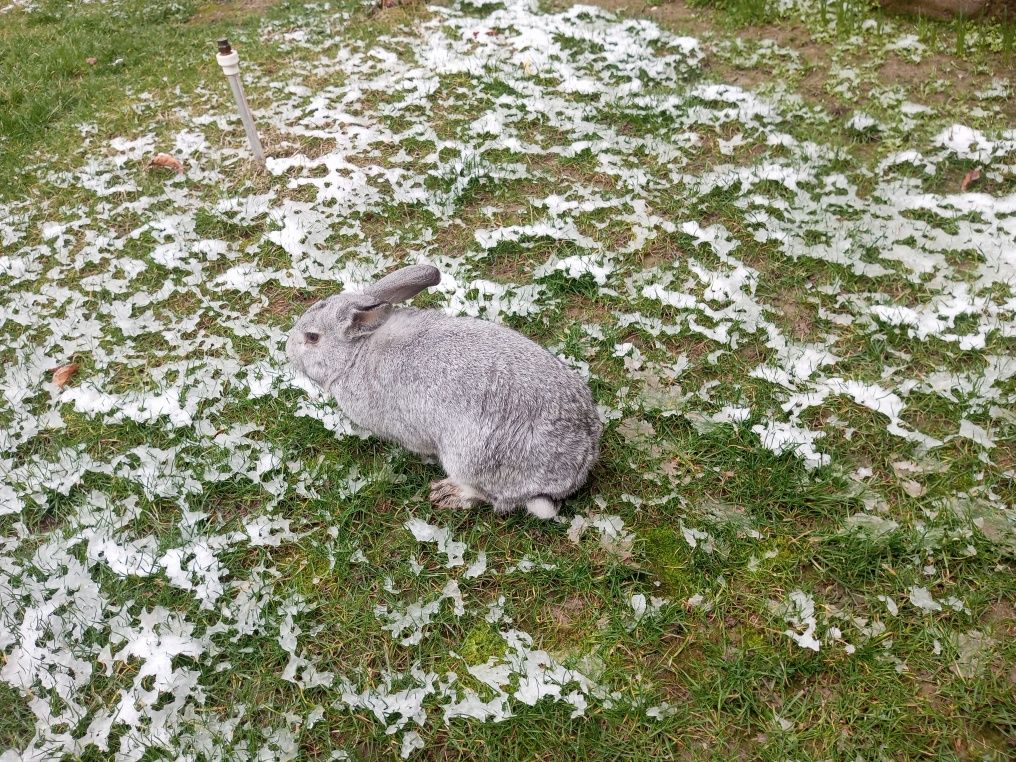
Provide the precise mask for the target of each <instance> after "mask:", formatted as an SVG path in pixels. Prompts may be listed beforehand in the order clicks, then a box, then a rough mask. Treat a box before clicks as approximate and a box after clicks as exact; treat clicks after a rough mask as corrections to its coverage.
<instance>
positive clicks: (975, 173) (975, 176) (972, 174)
mask: <svg viewBox="0 0 1016 762" xmlns="http://www.w3.org/2000/svg"><path fill="white" fill-rule="evenodd" d="M980 179H981V170H979V169H972V170H970V171H969V172H967V173H966V174H965V175H963V182H961V183H960V190H961V191H965V190H966V189H967V188H968V187H969V186H971V185H973V184H974V183H976V182H977V181H978V180H980Z"/></svg>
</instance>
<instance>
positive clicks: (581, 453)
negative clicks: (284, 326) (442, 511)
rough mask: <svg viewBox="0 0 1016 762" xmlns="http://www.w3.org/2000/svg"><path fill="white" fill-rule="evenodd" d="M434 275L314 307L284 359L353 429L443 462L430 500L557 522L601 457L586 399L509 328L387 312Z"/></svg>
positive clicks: (407, 272)
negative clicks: (330, 399)
mask: <svg viewBox="0 0 1016 762" xmlns="http://www.w3.org/2000/svg"><path fill="white" fill-rule="evenodd" d="M440 280H441V273H440V272H439V271H438V270H437V268H436V267H431V266H430V265H411V266H409V267H405V268H403V269H401V270H398V271H396V272H393V273H391V274H389V275H387V276H385V277H383V278H381V280H379V281H377V282H376V283H374V284H372V285H370V286H368V287H367V288H366V289H365V290H364V291H363V292H362V293H342V294H337V295H335V296H332V297H330V298H328V299H325V300H323V301H320V302H318V303H317V304H315V305H313V306H312V307H311V308H310V309H308V310H307V312H306V313H305V314H304V315H303V316H302V317H301V318H300V319H299V320H297V322H296V326H295V327H294V328H293V331H292V333H290V335H289V340H288V342H287V345H286V352H287V354H288V355H289V358H290V360H291V361H292V363H293V365H294V366H295V367H296V368H297V370H299V371H300V372H302V373H304V374H306V375H307V376H308V377H309V378H310V379H311V380H312V381H314V382H315V383H316V384H317V385H318V386H320V387H321V388H323V389H325V390H326V391H328V392H331V394H332V395H333V396H334V397H335V400H336V402H338V404H339V407H340V408H341V409H342V411H343V412H344V413H345V414H346V415H347V416H349V418H350V419H352V420H353V421H354V422H355V423H356V424H358V425H359V426H362V427H363V428H365V429H367V430H368V431H370V432H372V433H373V434H376V435H377V436H379V437H382V438H384V439H389V440H392V441H395V442H398V443H399V444H400V445H402V446H403V447H405V448H407V449H409V450H411V451H413V452H415V453H417V454H419V455H421V456H423V457H424V458H437V459H438V460H439V461H440V463H441V465H442V467H443V468H444V470H445V473H447V474H448V478H447V479H442V480H441V481H437V482H433V483H432V484H431V485H430V486H431V490H430V499H431V501H432V502H433V503H434V504H435V505H438V506H441V507H446V508H457V507H468V506H472V505H475V504H477V503H481V502H487V503H490V504H491V505H493V506H494V510H495V511H497V512H498V513H507V512H509V511H512V510H515V509H516V508H519V507H521V506H525V507H526V509H527V510H528V511H529V512H530V513H531V514H533V515H534V516H538V517H540V518H543V519H549V518H553V517H554V516H556V515H557V508H558V503H559V501H561V500H562V499H564V498H565V497H567V496H568V495H570V494H572V493H573V492H575V490H577V489H578V488H579V487H581V486H582V484H583V483H584V482H585V480H586V477H587V476H588V475H589V470H590V469H591V468H592V467H593V463H594V462H595V461H596V456H597V450H598V447H599V441H600V434H601V433H602V431H603V427H602V425H601V423H600V419H599V416H598V415H597V411H596V405H595V404H594V403H593V397H592V394H590V392H589V388H588V387H587V386H586V384H585V383H584V382H583V381H582V379H581V378H580V377H579V375H578V374H577V373H575V372H574V371H573V370H571V369H570V368H569V367H568V366H567V365H565V364H564V363H563V362H562V361H561V360H559V359H558V358H557V357H555V356H554V355H552V354H551V353H550V352H548V351H547V350H546V349H544V348H543V347H541V346H540V345H539V344H536V343H534V342H532V341H530V340H529V339H527V338H526V337H525V336H522V335H521V334H519V333H517V332H515V331H513V330H511V329H510V328H506V327H504V326H500V325H497V324H495V323H490V322H487V321H484V320H478V319H476V318H469V317H453V316H450V315H445V314H443V313H441V312H438V311H436V310H421V309H416V308H413V307H402V308H399V309H396V308H395V307H394V306H393V305H395V304H398V303H399V302H404V301H406V300H407V299H411V298H412V297H414V296H415V295H416V294H418V293H420V291H422V290H423V289H425V288H428V287H430V286H435V285H437V284H438V283H439V282H440Z"/></svg>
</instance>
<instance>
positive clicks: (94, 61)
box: [85, 56, 99, 66]
mask: <svg viewBox="0 0 1016 762" xmlns="http://www.w3.org/2000/svg"><path fill="white" fill-rule="evenodd" d="M98 62H99V59H98V58H96V57H95V56H88V58H86V59H85V63H86V64H88V65H89V66H95V64H97V63H98Z"/></svg>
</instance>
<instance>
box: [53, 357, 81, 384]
mask: <svg viewBox="0 0 1016 762" xmlns="http://www.w3.org/2000/svg"><path fill="white" fill-rule="evenodd" d="M77 372H78V364H77V363H73V362H72V363H71V364H70V365H61V366H60V367H59V368H57V369H56V370H54V371H53V383H54V384H56V385H57V386H58V387H60V388H61V389H63V388H64V387H65V386H67V382H68V381H70V380H71V376H73V375H74V374H75V373H77Z"/></svg>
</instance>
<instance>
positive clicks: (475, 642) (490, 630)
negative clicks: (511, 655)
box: [458, 622, 506, 666]
mask: <svg viewBox="0 0 1016 762" xmlns="http://www.w3.org/2000/svg"><path fill="white" fill-rule="evenodd" d="M505 650H506V647H505V643H504V639H503V638H502V637H501V635H500V634H499V633H498V631H497V630H496V629H495V628H494V627H493V625H491V624H489V623H488V622H479V623H478V624H477V625H476V626H475V627H473V629H471V630H470V631H469V633H468V634H467V635H466V639H465V640H464V641H463V642H462V646H461V648H459V649H458V652H459V655H460V656H461V657H462V658H463V659H464V660H465V662H466V664H469V665H470V666H472V665H474V664H485V663H486V662H487V660H488V659H490V657H491V656H504V654H505Z"/></svg>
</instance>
